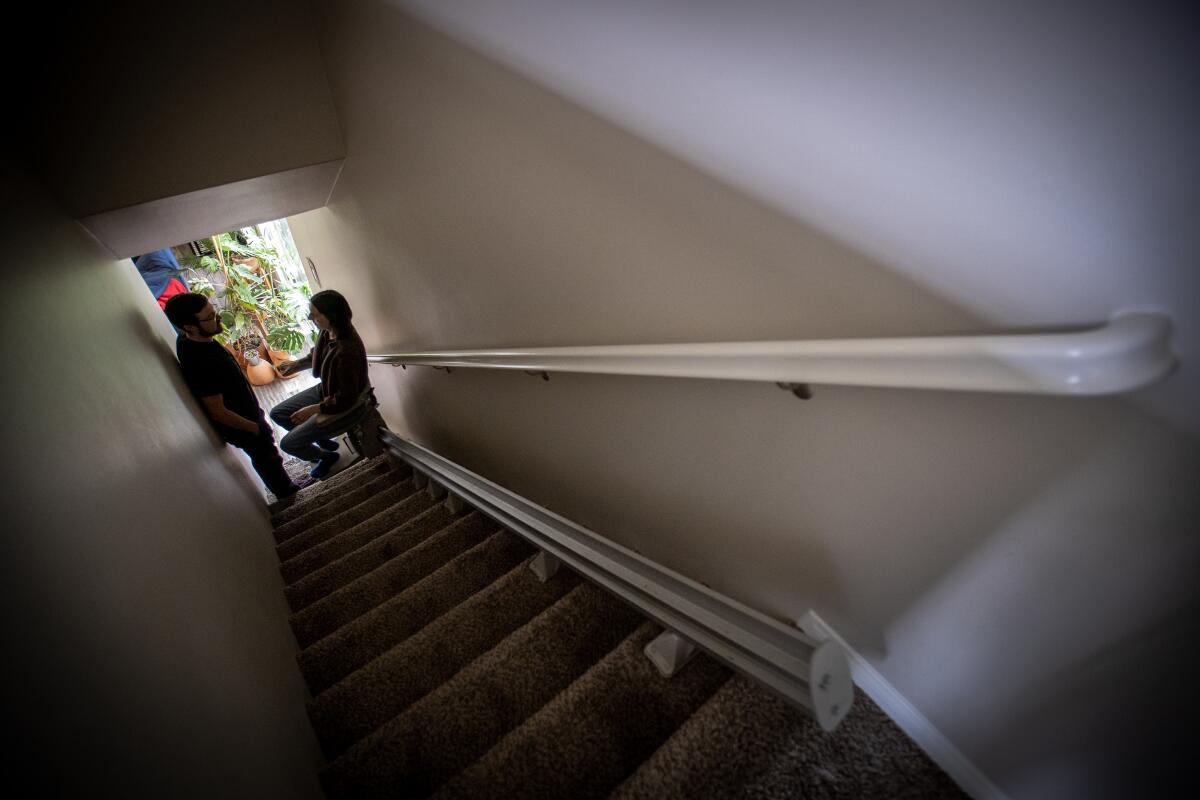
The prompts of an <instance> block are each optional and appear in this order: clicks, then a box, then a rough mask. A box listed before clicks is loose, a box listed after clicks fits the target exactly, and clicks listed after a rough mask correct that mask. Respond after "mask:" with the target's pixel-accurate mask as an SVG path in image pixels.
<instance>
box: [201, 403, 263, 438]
mask: <svg viewBox="0 0 1200 800" xmlns="http://www.w3.org/2000/svg"><path fill="white" fill-rule="evenodd" d="M200 402H201V403H203V404H204V410H205V411H207V412H208V416H209V418H211V419H212V421H213V422H219V423H221V424H222V425H225V426H227V427H230V428H236V429H237V430H239V431H246V432H247V433H258V423H257V422H252V421H251V420H248V419H246V418H245V417H243V416H242V415H241V414H235V413H233V412H232V411H230V410H229V409H228V408H226V407H225V396H224V395H219V394H213V395H209V396H208V397H201V398H200Z"/></svg>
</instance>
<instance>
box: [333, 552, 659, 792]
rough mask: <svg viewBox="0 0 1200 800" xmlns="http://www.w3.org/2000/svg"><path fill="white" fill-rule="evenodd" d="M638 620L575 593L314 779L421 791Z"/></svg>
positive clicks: (594, 594)
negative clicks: (320, 776) (320, 778)
mask: <svg viewBox="0 0 1200 800" xmlns="http://www.w3.org/2000/svg"><path fill="white" fill-rule="evenodd" d="M555 580H557V576H556V578H555ZM553 582H554V581H550V583H553ZM443 618H444V617H443ZM640 622H641V619H640V618H639V616H638V615H637V614H636V613H635V612H634V611H632V610H630V609H629V608H628V607H626V606H624V605H623V604H621V603H620V602H618V601H617V600H615V599H613V598H612V597H610V596H609V595H607V594H606V593H605V592H604V591H602V590H600V589H597V588H596V587H594V586H592V585H590V584H586V583H584V584H581V585H579V586H577V587H576V588H575V589H573V590H572V591H571V592H570V593H569V594H567V595H566V596H565V597H563V598H562V599H561V600H559V601H558V602H557V603H555V604H554V605H553V606H551V607H550V608H548V609H547V610H546V611H544V612H542V613H541V614H539V615H538V616H537V617H535V618H534V619H533V620H532V621H530V622H529V623H528V624H526V625H525V626H523V627H522V628H520V629H519V630H517V631H515V632H514V633H512V634H510V635H509V636H508V637H506V638H505V639H504V640H503V641H502V642H500V644H498V645H497V646H496V647H494V648H493V649H492V650H490V651H488V652H487V653H485V654H484V655H482V656H480V657H479V658H477V659H475V660H474V661H473V662H471V663H470V664H469V665H468V666H467V667H465V668H464V669H463V670H462V671H461V672H459V673H458V674H457V675H456V676H454V677H453V678H452V679H451V680H449V681H447V682H446V683H443V684H442V685H441V686H439V687H438V688H437V689H435V690H434V691H432V692H430V693H429V694H427V695H425V696H424V697H422V698H421V699H420V700H418V701H416V702H415V703H413V704H412V705H411V706H409V707H408V708H407V709H406V710H405V711H404V712H403V713H401V714H399V715H398V716H396V717H394V718H393V719H392V720H391V721H389V722H387V723H386V724H384V725H383V726H382V727H380V728H379V729H378V730H376V731H374V732H373V733H371V734H369V735H368V736H367V737H366V738H364V739H362V740H361V741H359V742H358V743H357V744H355V745H354V746H353V747H351V748H350V749H349V750H348V751H346V753H344V754H343V755H342V756H341V757H339V758H338V759H337V760H336V761H334V762H333V763H332V764H331V765H330V766H329V767H328V768H327V769H326V771H325V772H324V773H323V774H322V783H323V784H324V786H325V789H326V792H327V794H328V795H329V796H330V797H346V796H354V797H376V796H378V797H395V796H398V795H404V796H420V795H424V794H428V793H429V792H430V791H431V790H433V789H435V788H437V787H438V786H439V785H441V784H442V783H443V782H445V781H446V780H447V779H448V778H450V777H452V776H453V775H455V774H456V773H458V772H459V771H460V770H462V769H463V768H464V767H466V766H467V765H469V764H471V763H472V762H474V761H475V760H476V759H478V758H479V757H480V756H481V755H483V754H484V753H485V752H487V750H488V749H490V748H491V746H492V745H493V744H494V743H495V742H496V741H497V740H498V739H500V737H502V736H504V735H505V734H506V733H508V732H509V731H511V730H512V729H514V728H516V727H517V726H518V725H520V724H521V723H522V722H523V721H524V720H525V719H527V718H528V717H530V716H531V715H532V714H534V713H536V712H537V710H538V709H540V708H541V707H542V706H544V705H545V704H546V703H547V702H549V701H550V700H551V699H553V698H554V696H555V695H557V694H558V693H559V692H560V691H562V690H563V689H564V688H566V687H567V686H568V685H570V684H571V683H572V682H573V681H574V680H575V679H576V678H578V677H579V676H580V675H582V674H583V673H584V672H586V671H587V670H588V669H589V668H590V667H591V666H592V664H594V663H595V662H596V661H597V660H598V659H600V658H602V657H603V656H604V655H605V654H606V653H607V652H608V651H609V650H611V649H612V648H613V647H615V646H616V645H617V643H619V642H620V641H621V640H622V639H624V638H625V637H626V636H628V635H629V633H630V632H632V631H633V629H634V628H636V627H637V626H638V624H639V623H640ZM441 646H446V644H445V643H444V642H443V644H442V645H441ZM356 674H357V673H356ZM331 691H332V690H331Z"/></svg>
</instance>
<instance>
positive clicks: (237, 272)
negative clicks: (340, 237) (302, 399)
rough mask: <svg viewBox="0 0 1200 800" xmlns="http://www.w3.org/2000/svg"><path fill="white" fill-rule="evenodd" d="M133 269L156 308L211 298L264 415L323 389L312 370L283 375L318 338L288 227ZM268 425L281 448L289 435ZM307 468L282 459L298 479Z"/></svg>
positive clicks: (164, 253)
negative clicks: (185, 295) (184, 296)
mask: <svg viewBox="0 0 1200 800" xmlns="http://www.w3.org/2000/svg"><path fill="white" fill-rule="evenodd" d="M133 261H134V266H135V267H136V268H137V270H138V272H139V274H140V275H141V277H142V280H143V282H144V283H145V284H146V287H147V289H149V291H150V293H151V294H152V295H153V296H154V298H155V300H156V301H157V302H158V304H159V307H164V306H165V305H166V303H167V300H169V299H170V298H171V297H172V296H174V295H176V294H179V293H182V292H195V293H198V294H202V295H204V296H205V297H207V298H209V300H210V302H211V303H212V305H213V307H214V308H215V309H216V311H217V313H218V314H219V316H220V319H221V323H222V324H221V327H222V332H221V333H220V334H218V335H217V336H216V337H215V339H216V341H217V342H218V343H219V344H220V345H222V346H223V347H225V348H226V349H227V350H228V351H229V352H230V354H231V355H232V356H233V358H234V360H235V361H236V362H237V364H238V367H239V368H240V369H241V370H242V371H243V373H244V374H245V376H246V380H247V381H248V382H249V384H250V386H251V388H252V389H253V392H254V394H255V396H256V398H257V399H258V404H259V406H260V407H261V408H262V409H263V410H264V411H270V409H271V408H273V407H274V406H276V405H278V404H279V403H280V402H282V401H284V400H286V399H288V398H289V397H292V396H293V395H296V394H298V393H300V392H302V391H304V390H305V389H307V388H309V387H311V386H313V385H315V384H316V383H318V380H317V379H316V378H314V377H313V375H312V372H311V371H309V370H299V371H297V372H292V373H290V374H288V375H285V374H283V373H282V372H281V371H280V369H279V367H280V365H281V364H283V363H284V362H286V361H292V360H296V359H298V358H300V357H301V356H303V355H304V354H306V353H308V351H309V350H310V349H311V348H312V346H313V344H314V343H315V341H316V338H317V333H318V331H317V328H316V326H315V325H314V324H313V323H312V322H311V321H310V320H309V318H308V317H309V299H310V298H311V296H312V292H311V290H310V288H309V285H308V277H307V275H306V274H305V272H304V267H303V266H302V263H301V261H300V256H299V253H298V252H297V250H296V246H295V243H294V242H293V240H292V235H291V231H290V230H289V228H288V224H287V221H286V220H282V219H281V220H275V221H272V222H265V223H260V224H257V225H251V226H246V227H242V228H238V229H236V230H231V231H225V232H221V233H216V234H213V235H211V236H207V237H204V238H202V239H198V240H196V241H190V242H184V243H182V244H178V245H174V246H172V247H168V248H163V249H161V250H156V251H154V252H151V253H145V254H142V255H140V256H137V257H135V258H134V259H133ZM268 422H269V424H270V425H271V427H272V429H273V432H274V434H275V440H276V442H278V441H280V440H281V439H282V438H283V436H284V435H285V434H286V433H287V431H285V430H284V429H283V428H280V427H279V426H278V425H276V424H275V423H274V422H273V421H270V420H269V418H268ZM342 461H343V462H345V461H347V459H342ZM291 462H295V463H291ZM309 466H311V465H309V464H307V462H300V461H296V459H293V458H291V457H289V456H285V463H284V467H285V469H286V470H287V471H288V473H289V475H292V477H293V478H294V479H295V478H299V477H302V476H304V475H305V474H306V473H307V470H308V467H309ZM339 466H342V464H339ZM335 471H336V470H335Z"/></svg>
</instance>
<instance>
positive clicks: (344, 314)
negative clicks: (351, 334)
mask: <svg viewBox="0 0 1200 800" xmlns="http://www.w3.org/2000/svg"><path fill="white" fill-rule="evenodd" d="M309 302H311V303H312V304H313V307H314V308H316V309H317V311H320V312H321V313H322V314H324V315H325V318H326V319H328V320H329V324H330V325H332V326H333V329H334V330H335V331H337V332H338V333H339V334H340V333H346V332H347V331H349V330H350V320H351V319H352V318H353V317H354V312H353V311H351V310H350V304H349V303H347V302H346V298H344V297H342V295H341V293H340V292H335V291H334V290H333V289H325V290H324V291H321V292H317V293H316V294H314V295H313V296H312V299H311V300H310V301H309Z"/></svg>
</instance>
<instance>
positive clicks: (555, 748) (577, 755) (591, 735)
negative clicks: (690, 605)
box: [436, 622, 730, 798]
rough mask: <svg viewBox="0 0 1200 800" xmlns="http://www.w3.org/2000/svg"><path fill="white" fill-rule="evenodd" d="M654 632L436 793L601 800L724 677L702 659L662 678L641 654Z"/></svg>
mask: <svg viewBox="0 0 1200 800" xmlns="http://www.w3.org/2000/svg"><path fill="white" fill-rule="evenodd" d="M661 632H662V629H661V628H659V627H658V626H657V625H655V624H654V623H651V622H647V623H645V624H643V625H642V626H641V627H640V628H638V630H637V631H635V632H634V633H633V634H632V635H631V636H629V637H628V638H626V639H625V641H623V642H621V644H620V645H618V646H617V647H616V648H615V649H614V650H613V651H612V652H611V653H609V654H608V655H607V656H605V657H604V658H603V659H602V660H601V661H600V662H598V663H597V664H596V665H595V666H593V667H592V668H591V669H589V670H588V671H587V672H586V673H584V675H583V676H582V677H580V678H579V679H578V680H577V681H575V682H574V683H573V684H571V685H570V686H569V687H568V688H567V689H566V690H564V691H563V692H562V693H561V694H559V695H558V696H557V697H555V698H554V700H553V701H551V702H550V703H548V704H547V705H546V706H545V707H544V708H542V709H541V710H540V711H538V712H537V713H536V714H534V715H533V716H532V717H530V718H529V719H527V720H526V721H525V722H524V723H523V724H522V725H521V726H520V727H518V728H517V729H516V730H514V731H512V732H511V733H509V734H508V735H507V736H505V737H504V738H503V739H502V740H501V741H500V742H499V743H498V744H497V745H496V746H494V747H493V748H492V749H491V750H489V751H488V752H487V754H486V755H484V756H483V757H482V758H481V759H479V760H478V761H476V762H475V763H474V764H472V765H471V766H470V767H468V768H467V769H466V770H464V771H463V772H461V773H460V774H459V775H457V776H456V777H455V778H453V779H452V780H451V781H450V782H449V783H447V784H446V785H445V786H443V787H442V788H441V790H439V791H438V793H437V795H436V796H437V797H439V798H467V797H496V796H502V797H510V798H544V797H570V798H590V797H594V798H602V797H605V796H607V795H608V793H609V792H611V791H612V789H613V788H614V787H615V786H617V785H618V784H619V783H620V782H621V781H622V780H623V779H624V778H625V777H627V776H628V775H629V774H630V773H631V772H633V771H634V770H635V769H637V767H638V765H639V764H641V763H642V761H644V760H645V759H646V758H647V757H648V756H650V755H651V754H652V753H653V752H654V751H655V749H656V748H658V747H659V746H660V745H661V744H662V743H663V742H664V741H665V740H666V739H667V738H668V737H669V736H670V735H671V734H672V733H673V732H674V731H675V730H676V729H677V728H678V727H679V726H680V725H681V724H683V723H684V722H685V721H686V720H687V719H688V717H690V716H691V715H692V714H693V713H695V711H696V710H697V709H698V708H700V707H701V706H702V705H703V704H704V703H705V701H707V700H708V698H709V697H711V696H712V694H713V692H715V691H716V690H717V689H718V688H719V687H720V686H721V684H723V683H725V682H726V681H727V680H728V679H729V677H730V672H729V670H728V669H727V668H726V667H724V666H723V665H721V664H720V663H718V662H717V661H714V660H713V659H711V658H709V657H708V656H706V655H703V654H701V655H699V656H698V657H696V658H695V659H693V660H692V661H691V662H690V663H689V664H688V665H687V666H685V667H684V668H683V669H681V670H680V671H679V672H677V673H676V674H675V676H674V677H671V678H664V677H662V676H661V675H660V674H659V673H658V671H657V670H655V668H654V666H653V665H652V664H651V663H650V660H649V659H648V658H646V656H645V655H644V654H643V653H642V649H643V648H644V647H645V646H646V645H647V644H649V642H650V641H651V640H652V639H653V638H654V637H655V636H657V635H658V634H659V633H661ZM701 796H704V795H701Z"/></svg>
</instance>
